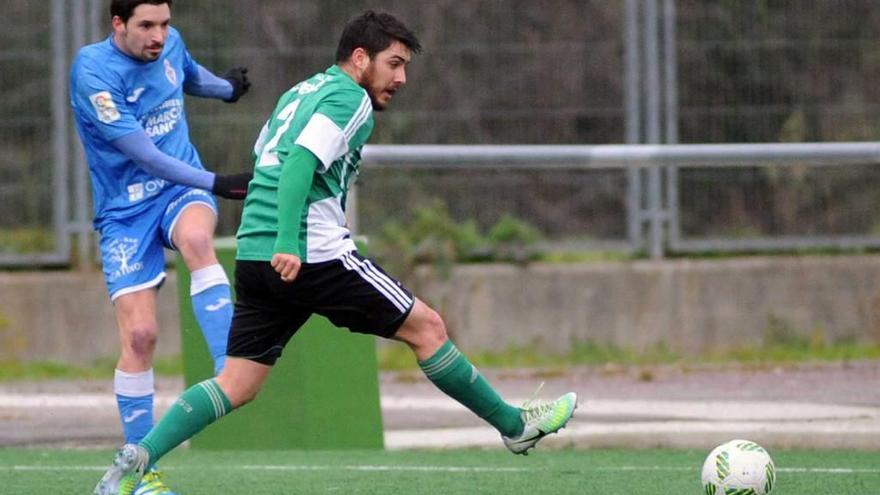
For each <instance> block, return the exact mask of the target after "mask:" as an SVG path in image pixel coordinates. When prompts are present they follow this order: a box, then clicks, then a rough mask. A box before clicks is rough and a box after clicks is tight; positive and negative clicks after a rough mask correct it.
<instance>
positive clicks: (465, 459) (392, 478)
mask: <svg viewBox="0 0 880 495" xmlns="http://www.w3.org/2000/svg"><path fill="white" fill-rule="evenodd" d="M706 454H707V452H702V451H696V450H690V451H688V450H543V451H542V450H538V451H533V452H532V454H531V455H529V456H528V457H521V456H513V455H511V454H509V453H507V452H506V451H501V450H491V451H490V450H449V451H396V452H382V451H335V452H329V451H324V452H313V451H308V452H306V451H224V452H214V451H204V450H187V449H181V450H178V451H175V452H173V453H172V454H170V455H169V456H167V457H166V458H165V459H163V460H162V462H161V463H160V464H161V467H162V469H163V470H164V471H165V473H166V481H167V482H168V483H169V485H170V486H171V487H172V488H173V489H175V490H176V491H178V492H180V493H181V494H183V495H199V494H204V495H209V494H210V495H218V494H227V493H228V494H245V495H268V494H273V495H275V494H313V493H339V494H373V493H376V494H379V493H382V494H393V495H402V494H420V495H421V494H441V495H452V494H544V493H547V494H554V495H559V494H602V495H608V494H626V495H637V494H654V495H656V494H700V493H701V489H700V483H699V478H700V467H701V465H702V462H703V458H704V456H705V455H706ZM771 454H772V456H773V459H774V461H775V462H776V466H777V472H778V485H777V487H776V489H775V490H774V491H773V493H774V494H778V495H785V494H788V495H802V494H830V495H843V494H880V451H878V452H855V451H771ZM111 460H112V452H110V451H99V450H38V449H0V493H2V494H4V495H12V494H16V495H18V494H28V495H31V494H36V493H51V494H53V495H65V494H71V495H73V494H76V495H82V494H88V493H91V490H92V488H93V487H94V485H95V483H96V482H97V480H98V478H99V477H100V476H101V474H102V473H103V471H104V468H105V467H106V466H107V465H109V462H110V461H111Z"/></svg>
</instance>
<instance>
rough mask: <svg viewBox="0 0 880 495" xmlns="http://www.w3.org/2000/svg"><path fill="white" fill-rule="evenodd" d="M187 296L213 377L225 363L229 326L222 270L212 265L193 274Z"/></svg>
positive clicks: (228, 300)
mask: <svg viewBox="0 0 880 495" xmlns="http://www.w3.org/2000/svg"><path fill="white" fill-rule="evenodd" d="M189 293H190V296H191V297H192V306H193V313H195V315H196V320H197V321H198V322H199V327H201V329H202V335H204V336H205V341H206V342H207V343H208V350H210V351H211V357H212V358H214V374H215V375H218V374H220V370H222V369H223V365H224V364H225V362H226V340H227V339H228V338H229V326H230V324H231V323H232V294H231V293H230V290H229V279H228V278H226V272H224V271H223V267H222V266H220V265H211V266H206V267H205V268H200V269H198V270H196V271H194V272H192V278H191V282H190V289H189Z"/></svg>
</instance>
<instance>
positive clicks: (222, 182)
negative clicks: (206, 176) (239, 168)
mask: <svg viewBox="0 0 880 495" xmlns="http://www.w3.org/2000/svg"><path fill="white" fill-rule="evenodd" d="M253 178H254V172H253V171H251V172H242V173H240V174H230V175H220V174H216V175H214V187H212V188H211V192H212V193H214V194H216V195H217V196H220V197H221V198H226V199H244V198H245V196H247V190H248V183H249V182H250V181H251V179H253Z"/></svg>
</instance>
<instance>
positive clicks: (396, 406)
mask: <svg viewBox="0 0 880 495" xmlns="http://www.w3.org/2000/svg"><path fill="white" fill-rule="evenodd" d="M176 398H177V397H176V396H171V395H168V394H159V395H157V396H156V399H155V404H156V407H158V408H161V409H167V408H168V407H169V406H170V405H171V404H173V403H174V401H175V400H176ZM381 401H382V409H383V410H385V411H404V412H405V411H413V412H416V411H434V412H444V411H448V412H464V411H466V409H465V408H464V406H462V405H461V404H459V403H457V402H455V401H454V400H452V399H449V398H447V397H443V396H436V397H396V396H383V397H382V398H381ZM523 401H524V400H523V399H519V398H515V399H510V400H509V402H510V403H513V404H520V403H522V402H523ZM62 407H63V408H99V409H100V408H107V409H110V410H115V408H116V398H115V397H114V396H113V394H110V393H108V394H46V393H41V394H16V393H6V394H4V393H0V408H4V409H37V408H62ZM594 415H596V416H610V417H615V416H628V417H631V418H634V419H635V418H644V419H645V420H650V419H651V418H663V419H664V420H669V419H689V420H694V419H706V420H711V421H744V420H749V421H779V420H785V421H792V420H811V421H815V420H824V419H835V420H841V419H850V420H852V419H858V420H866V419H867V420H880V407H865V406H843V405H833V404H815V403H805V402H770V401H695V400H682V401H670V400H656V401H651V400H589V399H587V400H582V401H581V402H580V403H579V405H578V414H577V415H576V418H577V417H578V416H580V417H581V418H583V417H585V416H587V417H588V416H594Z"/></svg>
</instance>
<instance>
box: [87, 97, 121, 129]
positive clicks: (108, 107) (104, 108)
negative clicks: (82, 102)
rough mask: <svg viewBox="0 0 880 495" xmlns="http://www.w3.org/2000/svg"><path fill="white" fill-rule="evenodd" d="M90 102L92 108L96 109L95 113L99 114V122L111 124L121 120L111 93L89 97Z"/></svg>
mask: <svg viewBox="0 0 880 495" xmlns="http://www.w3.org/2000/svg"><path fill="white" fill-rule="evenodd" d="M89 101H91V102H92V106H93V107H95V112H96V113H97V114H98V120H100V121H101V122H103V123H105V124H110V123H112V122H116V121H117V120H119V119H120V118H121V116H120V115H119V109H118V108H116V104H115V103H113V97H112V96H110V92H109V91H99V92H97V93H95V94H93V95H89Z"/></svg>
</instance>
